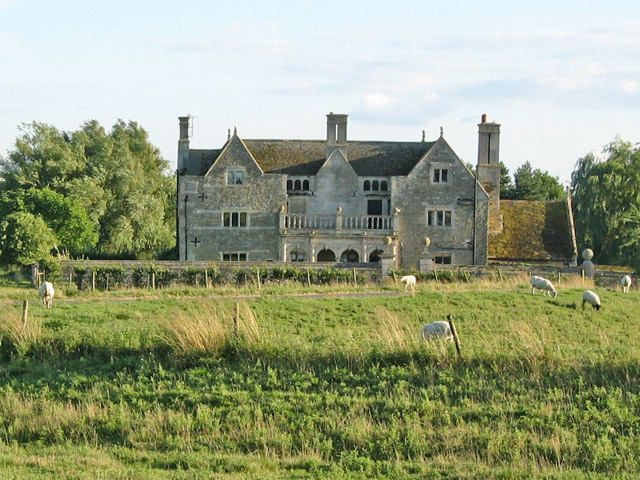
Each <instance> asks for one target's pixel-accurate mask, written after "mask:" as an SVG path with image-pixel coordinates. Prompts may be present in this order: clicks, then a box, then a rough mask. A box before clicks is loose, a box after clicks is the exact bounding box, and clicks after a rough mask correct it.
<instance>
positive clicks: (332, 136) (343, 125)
mask: <svg viewBox="0 0 640 480" xmlns="http://www.w3.org/2000/svg"><path fill="white" fill-rule="evenodd" d="M347 117H348V115H344V114H337V113H333V112H331V113H330V114H329V115H327V157H328V156H329V155H330V154H331V152H332V151H333V149H334V148H336V147H342V148H346V146H347Z"/></svg>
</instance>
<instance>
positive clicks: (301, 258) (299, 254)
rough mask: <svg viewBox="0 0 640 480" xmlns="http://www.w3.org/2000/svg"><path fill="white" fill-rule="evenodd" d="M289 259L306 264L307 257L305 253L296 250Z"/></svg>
mask: <svg viewBox="0 0 640 480" xmlns="http://www.w3.org/2000/svg"><path fill="white" fill-rule="evenodd" d="M289 258H290V259H291V261H292V262H304V261H305V260H306V255H305V253H304V252H301V251H299V250H294V251H293V252H291V253H290V254H289Z"/></svg>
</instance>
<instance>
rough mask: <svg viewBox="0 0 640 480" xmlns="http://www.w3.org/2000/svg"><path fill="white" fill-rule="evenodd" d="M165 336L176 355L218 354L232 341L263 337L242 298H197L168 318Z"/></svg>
mask: <svg viewBox="0 0 640 480" xmlns="http://www.w3.org/2000/svg"><path fill="white" fill-rule="evenodd" d="M165 329H166V334H165V336H164V340H165V342H166V343H167V345H169V347H171V348H172V350H173V351H174V352H175V353H177V354H179V355H205V354H206V355H214V356H217V355H219V354H220V353H221V352H222V351H223V350H224V349H225V348H226V347H227V346H228V345H229V344H230V343H231V342H237V341H240V342H242V343H244V344H254V343H257V342H258V341H260V340H261V339H262V334H261V331H260V328H259V326H258V321H257V319H256V316H255V314H254V313H253V311H252V310H251V308H250V307H249V305H247V304H246V303H245V302H238V303H236V304H235V305H234V306H231V307H229V306H228V305H224V306H223V305H220V304H212V303H207V302H200V303H198V304H197V305H195V306H194V307H193V308H192V309H191V310H189V311H186V312H182V313H179V314H178V315H176V316H175V317H173V318H171V319H169V320H167V322H166V324H165Z"/></svg>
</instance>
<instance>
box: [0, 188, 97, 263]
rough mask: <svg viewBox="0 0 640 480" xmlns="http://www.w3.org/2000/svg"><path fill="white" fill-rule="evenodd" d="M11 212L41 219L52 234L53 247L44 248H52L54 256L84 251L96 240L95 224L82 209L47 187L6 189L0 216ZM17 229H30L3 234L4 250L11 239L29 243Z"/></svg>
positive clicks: (9, 247)
mask: <svg viewBox="0 0 640 480" xmlns="http://www.w3.org/2000/svg"><path fill="white" fill-rule="evenodd" d="M14 213H28V214H29V215H32V216H34V217H36V218H38V219H40V220H42V221H43V222H44V223H45V225H46V226H47V228H48V229H49V230H50V231H51V233H52V235H53V237H54V243H53V247H51V246H50V245H49V244H48V243H47V244H46V245H47V247H48V250H51V248H53V249H54V250H56V252H57V253H58V255H60V254H61V253H65V254H66V253H72V254H74V255H77V254H80V253H85V252H87V251H88V250H89V249H91V248H92V247H93V246H95V244H96V242H97V241H98V235H97V233H96V228H95V224H94V223H93V222H92V221H91V220H90V218H89V216H88V215H87V213H86V212H85V211H84V209H83V208H82V207H80V206H79V205H77V204H74V203H73V201H72V200H71V199H68V198H65V197H63V196H62V195H60V194H59V193H56V192H54V191H53V190H51V189H49V188H45V189H43V190H38V189H35V188H31V189H29V190H18V191H11V192H6V193H5V194H4V195H3V196H2V198H0V218H6V217H10V215H11V214H14ZM20 232H22V233H25V232H26V233H25V234H30V232H31V230H27V231H23V230H18V231H16V232H14V233H13V234H12V235H9V236H7V238H6V239H5V241H4V248H5V249H11V244H12V242H13V243H16V244H20V243H21V242H22V244H25V245H27V244H28V245H31V243H29V242H26V243H25V241H24V239H22V238H21V237H20V236H19V233H20Z"/></svg>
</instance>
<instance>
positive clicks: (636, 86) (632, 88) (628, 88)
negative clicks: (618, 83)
mask: <svg viewBox="0 0 640 480" xmlns="http://www.w3.org/2000/svg"><path fill="white" fill-rule="evenodd" d="M622 90H623V91H625V92H627V93H635V92H637V91H639V90H640V82H634V81H631V80H624V81H623V82H622Z"/></svg>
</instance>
